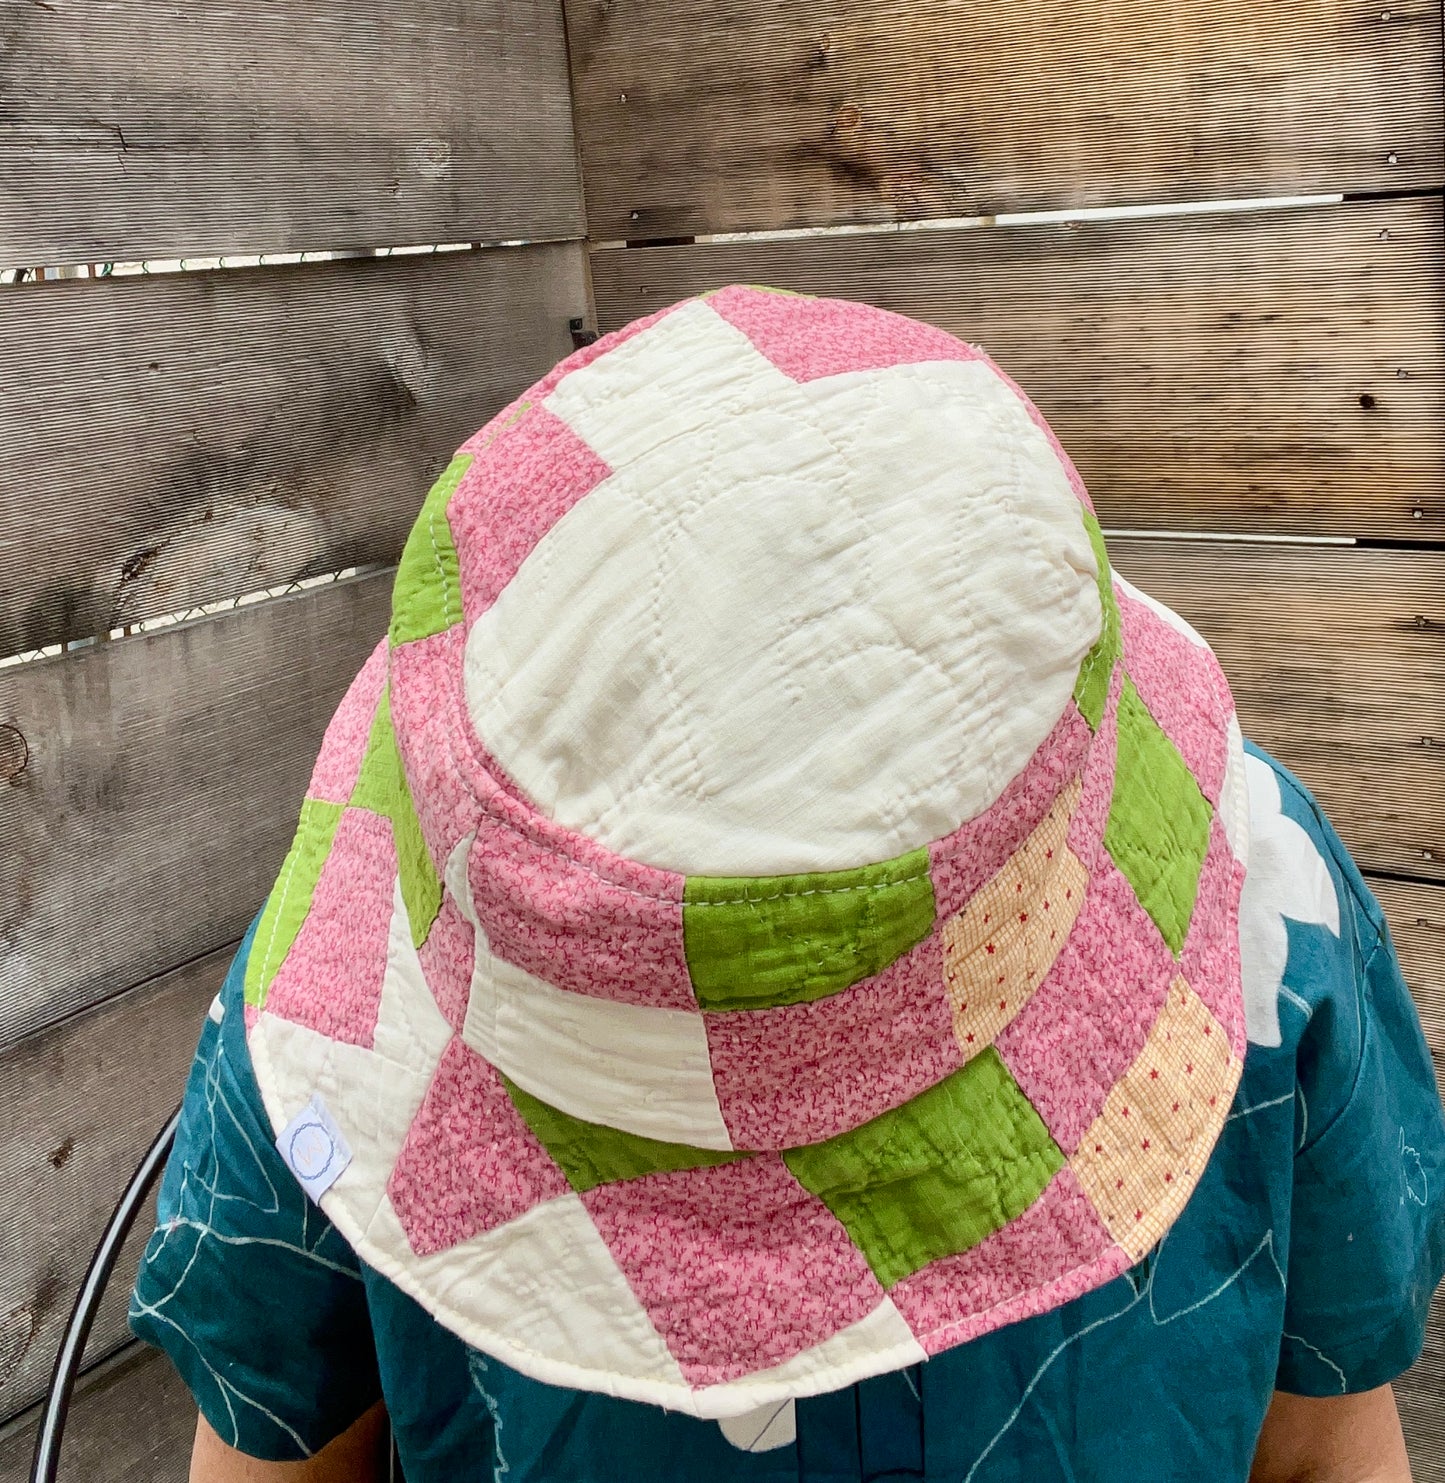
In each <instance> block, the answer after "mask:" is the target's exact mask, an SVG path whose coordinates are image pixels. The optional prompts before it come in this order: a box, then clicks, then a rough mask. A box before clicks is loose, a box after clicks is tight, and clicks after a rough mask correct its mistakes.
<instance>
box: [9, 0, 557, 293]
mask: <svg viewBox="0 0 1445 1483" xmlns="http://www.w3.org/2000/svg"><path fill="white" fill-rule="evenodd" d="M0 93H3V95H4V98H5V109H4V113H3V115H0V267H14V266H18V265H22V264H27V263H35V264H45V263H79V262H106V261H114V260H132V259H136V258H155V257H160V258H169V257H180V256H185V255H194V254H198V253H222V252H232V251H234V252H267V251H274V252H293V251H301V250H304V249H308V248H318V249H319V248H346V247H374V246H384V245H392V244H400V243H418V242H475V241H496V240H500V239H505V238H530V239H534V240H535V239H538V238H548V237H567V236H579V235H580V234H581V232H582V230H583V224H582V207H581V198H580V193H579V189H578V182H577V166H576V154H575V147H574V144H573V136H572V121H571V104H570V99H569V96H568V83H567V60H566V47H565V42H564V37H563V30H562V18H561V15H560V12H559V10H558V8H557V6H556V5H554V4H552V3H549V0H413V3H411V4H408V5H405V6H401V7H398V6H395V5H389V4H384V3H381V0H348V3H345V4H343V3H341V0H271V3H269V4H266V5H263V6H236V5H229V4H224V3H221V0H199V3H195V4H191V3H186V4H182V3H180V0H115V3H112V4H107V5H86V6H81V7H76V6H69V5H46V4H31V3H25V0H8V3H6V4H5V6H4V7H3V10H0ZM78 204H79V205H80V209H77V207H78Z"/></svg>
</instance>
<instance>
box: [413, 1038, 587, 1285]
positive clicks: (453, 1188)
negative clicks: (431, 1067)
mask: <svg viewBox="0 0 1445 1483" xmlns="http://www.w3.org/2000/svg"><path fill="white" fill-rule="evenodd" d="M570 1188H571V1187H570V1186H569V1185H568V1183H567V1178H566V1176H565V1175H564V1174H563V1173H562V1171H561V1170H560V1169H559V1168H558V1167H557V1165H556V1164H554V1163H553V1162H552V1160H551V1158H550V1157H549V1156H548V1154H547V1151H546V1150H545V1149H544V1148H543V1147H542V1145H541V1144H540V1143H539V1142H538V1141H537V1139H536V1138H535V1136H534V1135H533V1133H532V1131H531V1129H530V1128H528V1126H527V1125H526V1123H524V1122H523V1121H522V1118H521V1116H520V1114H519V1113H518V1112H517V1109H516V1108H515V1107H514V1106H513V1105H512V1099H511V1098H510V1097H509V1096H508V1095H507V1089H506V1087H505V1086H503V1085H502V1079H501V1077H500V1076H499V1075H498V1074H497V1071H496V1069H495V1068H494V1067H492V1066H491V1065H489V1064H488V1063H487V1062H486V1061H484V1060H483V1059H482V1058H481V1056H479V1055H478V1054H477V1053H476V1051H474V1050H473V1049H472V1048H471V1047H470V1046H469V1045H467V1044H465V1043H464V1042H463V1041H462V1040H461V1038H460V1037H455V1038H453V1040H452V1041H451V1043H450V1044H449V1045H448V1046H447V1048H446V1050H445V1051H444V1052H443V1053H442V1058H441V1060H440V1062H439V1063H438V1065H437V1069H436V1073H435V1075H433V1077H432V1082H431V1086H429V1087H428V1088H427V1094H426V1096H425V1098H423V1100H422V1104H421V1107H420V1109H419V1110H418V1112H417V1115H416V1117H415V1119H414V1120H413V1122H412V1125H411V1128H410V1130H409V1131H408V1133H407V1135H406V1142H405V1143H404V1144H402V1149H401V1153H400V1155H399V1156H398V1158H397V1161H396V1165H395V1167H394V1168H393V1169H392V1171H391V1178H390V1179H389V1180H388V1181H387V1186H386V1192H387V1194H388V1195H389V1196H390V1197H391V1203H392V1205H393V1206H394V1207H395V1209H396V1213H397V1218H398V1219H399V1220H400V1221H401V1226H402V1229H403V1230H404V1231H405V1232H406V1239H407V1241H408V1242H409V1243H410V1245H411V1249H412V1250H413V1251H414V1252H416V1254H417V1255H418V1256H430V1255H431V1254H432V1253H433V1252H437V1251H445V1250H447V1249H448V1248H449V1247H452V1246H456V1245H458V1244H460V1243H461V1242H463V1241H467V1240H470V1238H471V1237H473V1236H479V1235H481V1234H482V1233H483V1232H484V1231H490V1230H494V1229H495V1228H496V1227H497V1226H500V1225H505V1224H506V1222H507V1221H509V1220H515V1219H516V1218H517V1216H519V1215H523V1214H525V1213H526V1212H527V1211H528V1210H530V1209H532V1207H533V1206H534V1205H539V1204H541V1202H542V1201H543V1200H551V1199H554V1198H556V1197H557V1196H558V1195H565V1194H567V1193H568V1191H569V1189H570Z"/></svg>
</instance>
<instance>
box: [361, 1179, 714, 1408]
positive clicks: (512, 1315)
mask: <svg viewBox="0 0 1445 1483" xmlns="http://www.w3.org/2000/svg"><path fill="white" fill-rule="evenodd" d="M343 1234H347V1233H346V1232H343ZM359 1252H360V1255H361V1256H362V1258H363V1260H366V1261H369V1262H371V1264H372V1265H373V1266H375V1267H377V1269H378V1270H379V1271H381V1272H382V1274H383V1275H384V1276H387V1277H390V1278H391V1279H392V1281H394V1282H396V1283H397V1284H398V1286H400V1287H401V1288H403V1289H404V1290H405V1291H406V1292H409V1293H411V1294H412V1295H413V1296H414V1297H416V1298H417V1299H418V1301H420V1302H421V1303H423V1304H424V1306H425V1307H426V1309H427V1311H428V1312H430V1313H432V1314H433V1315H434V1316H435V1317H437V1318H439V1319H440V1320H441V1321H442V1322H443V1323H444V1324H445V1325H446V1326H447V1327H448V1328H450V1329H451V1330H452V1331H453V1332H454V1333H456V1334H459V1335H460V1336H461V1338H462V1339H464V1340H465V1341H466V1342H467V1343H469V1344H472V1345H474V1346H475V1347H476V1348H478V1349H482V1350H484V1351H485V1352H486V1353H488V1354H492V1355H495V1356H496V1357H497V1358H498V1359H500V1360H501V1361H502V1362H503V1363H504V1364H509V1365H511V1366H512V1367H513V1368H514V1369H517V1370H520V1371H521V1372H522V1373H523V1374H524V1375H531V1376H533V1377H534V1378H537V1379H546V1380H547V1381H549V1382H550V1383H552V1384H556V1385H567V1384H569V1383H575V1384H577V1385H578V1386H579V1387H580V1388H590V1387H589V1386H588V1384H587V1382H589V1381H590V1382H591V1386H596V1384H597V1382H598V1380H599V1379H600V1378H601V1377H603V1376H615V1377H617V1378H618V1379H619V1380H621V1379H622V1378H623V1377H626V1378H627V1379H628V1380H629V1381H631V1382H632V1383H633V1384H634V1385H639V1384H640V1385H642V1386H644V1387H646V1386H666V1387H667V1388H668V1389H669V1390H672V1389H673V1388H674V1387H676V1388H677V1389H678V1390H679V1391H680V1392H682V1393H685V1392H686V1389H687V1382H686V1380H685V1379H684V1378H683V1374H682V1371H681V1369H680V1368H679V1367H678V1363H677V1361H676V1360H675V1359H674V1358H673V1357H672V1354H671V1352H670V1351H669V1350H668V1347H667V1345H666V1344H665V1343H664V1342H663V1338H662V1336H661V1334H659V1333H658V1332H657V1330H656V1329H655V1328H654V1327H653V1324H652V1320H651V1319H650V1318H648V1316H647V1312H646V1310H645V1309H644V1308H643V1306H642V1304H641V1303H639V1302H638V1300H637V1297H636V1295H635V1294H634V1293H633V1291H632V1289H631V1288H630V1287H629V1286H628V1285H627V1279H626V1277H624V1276H623V1274H622V1270H621V1268H619V1267H618V1265H617V1263H616V1261H614V1260H613V1257H612V1253H611V1252H610V1251H608V1249H607V1245H606V1243H605V1242H604V1241H603V1239H602V1237H601V1236H600V1235H599V1234H598V1232H597V1227H596V1226H595V1225H593V1223H592V1217H591V1216H590V1215H588V1213H587V1210H586V1207H585V1206H584V1205H583V1204H582V1201H581V1199H580V1198H579V1197H578V1196H577V1195H575V1194H567V1195H561V1196H559V1197H558V1198H557V1199H555V1200H547V1201H545V1202H544V1203H543V1204H541V1205H537V1206H535V1207H534V1208H533V1209H531V1210H529V1211H527V1213H526V1214H525V1215H521V1216H518V1217H517V1219H515V1220H512V1221H509V1222H508V1223H507V1224H506V1225H504V1226H499V1227H497V1229H495V1230H492V1231H487V1232H484V1233H483V1234H482V1235H480V1236H473V1237H472V1238H471V1240H469V1241H463V1242H462V1243H461V1244H460V1245H458V1246H453V1247H449V1248H448V1249H447V1250H446V1251H439V1252H437V1253H435V1254H434V1255H432V1256H424V1257H418V1256H416V1255H414V1254H413V1252H412V1250H411V1248H410V1246H409V1245H408V1244H407V1240H406V1233H405V1232H404V1231H403V1230H402V1227H401V1222H400V1221H399V1220H398V1219H397V1216H396V1211H395V1210H394V1209H393V1207H392V1204H391V1201H390V1200H386V1199H384V1200H383V1202H382V1204H381V1206H380V1208H379V1209H378V1210H377V1212H376V1217H375V1219H374V1220H373V1221H372V1222H371V1224H370V1228H369V1229H368V1230H367V1231H366V1233H365V1236H364V1237H363V1239H362V1241H361V1242H360V1243H359ZM561 1293H566V1294H567V1295H568V1300H567V1301H565V1302H559V1301H558V1294H561ZM543 1372H545V1373H543Z"/></svg>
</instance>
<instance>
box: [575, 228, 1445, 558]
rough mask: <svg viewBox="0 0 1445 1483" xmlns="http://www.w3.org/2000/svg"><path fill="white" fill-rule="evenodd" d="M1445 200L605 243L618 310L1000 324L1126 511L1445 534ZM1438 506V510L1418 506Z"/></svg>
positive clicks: (1226, 525) (1127, 523)
mask: <svg viewBox="0 0 1445 1483" xmlns="http://www.w3.org/2000/svg"><path fill="white" fill-rule="evenodd" d="M1441 241H1442V222H1441V207H1440V202H1439V201H1438V199H1435V200H1424V201H1406V202H1394V203H1389V204H1385V203H1361V204H1355V205H1348V206H1335V207H1324V208H1313V209H1301V210H1288V211H1271V212H1253V213H1248V214H1235V215H1215V216H1203V217H1184V218H1180V217H1175V218H1171V219H1168V220H1154V221H1129V222H1123V221H1112V222H1089V223H1083V224H1077V225H1074V226H1056V227H1049V226H1042V227H1040V226H1031V227H1027V228H1024V227H1018V228H981V229H961V230H937V231H935V230H930V231H923V232H907V233H883V234H868V235H845V236H826V237H808V238H794V239H790V240H784V241H773V242H748V243H715V244H711V245H703V244H696V245H692V246H685V247H667V248H646V249H632V250H612V251H602V252H596V253H594V254H593V256H592V276H593V283H594V286H595V291H596V295H597V307H598V314H599V317H600V319H601V322H602V325H603V327H604V328H606V329H614V328H616V327H617V326H618V325H620V324H623V323H625V322H627V321H628V320H630V319H633V318H634V317H636V316H637V315H639V314H643V313H647V312H649V311H651V310H653V309H657V308H659V307H661V306H662V305H664V304H667V303H669V302H672V301H673V300H676V299H680V298H683V297H685V296H687V295H688V294H692V293H698V292H701V291H703V290H706V289H710V288H717V287H719V286H721V285H723V284H726V283H737V282H742V283H772V284H775V285H777V286H779V287H783V288H792V289H797V290H801V291H804V292H808V293H818V294H829V295H835V296H838V297H842V298H858V299H864V300H867V301H869V302H872V303H875V304H878V305H880V306H882V307H883V308H886V309H893V310H897V311H898V312H900V313H903V314H908V315H912V316H913V317H915V318H918V319H924V320H928V321H930V322H932V323H934V324H938V325H941V326H942V327H943V328H945V329H947V330H950V331H952V332H953V333H955V334H957V335H960V336H962V337H963V338H965V339H967V340H971V341H974V342H976V343H980V344H982V345H983V346H984V348H985V349H987V350H988V351H989V352H990V353H991V354H992V355H993V356H994V357H995V359H997V360H998V361H999V362H1000V363H1001V364H1002V365H1003V366H1004V368H1005V369H1006V370H1008V371H1009V372H1010V373H1011V374H1012V375H1013V376H1015V377H1016V378H1017V379H1018V380H1019V381H1020V382H1021V383H1022V384H1023V386H1024V387H1025V388H1026V389H1027V390H1028V392H1029V394H1030V395H1031V396H1032V397H1033V398H1034V399H1035V400H1036V401H1037V402H1038V403H1039V405H1040V407H1041V408H1042V409H1043V411H1044V413H1045V415H1046V416H1047V417H1048V418H1049V420H1050V422H1051V423H1052V424H1053V426H1054V428H1055V430H1056V431H1057V433H1058V435H1059V437H1060V439H1061V441H1062V442H1063V444H1064V446H1065V447H1066V448H1067V449H1068V450H1069V451H1070V453H1071V454H1072V455H1073V457H1074V459H1075V461H1076V462H1077V463H1078V465H1079V467H1080V470H1081V472H1082V473H1083V475H1084V479H1085V481H1086V482H1087V483H1088V485H1089V488H1090V490H1091V491H1092V493H1093V496H1094V499H1095V501H1096V503H1097V505H1098V508H1099V511H1100V514H1101V516H1102V518H1103V519H1104V521H1105V523H1106V524H1112V525H1115V526H1118V527H1122V528H1141V529H1147V528H1164V529H1173V530H1216V531H1217V530H1232V531H1271V532H1294V533H1333V534H1342V535H1357V536H1372V537H1382V536H1390V535H1396V536H1405V537H1409V538H1412V539H1421V540H1426V539H1445V374H1442V372H1445V268H1442V254H1441V250H1440V249H1441ZM1417 512H1418V513H1417Z"/></svg>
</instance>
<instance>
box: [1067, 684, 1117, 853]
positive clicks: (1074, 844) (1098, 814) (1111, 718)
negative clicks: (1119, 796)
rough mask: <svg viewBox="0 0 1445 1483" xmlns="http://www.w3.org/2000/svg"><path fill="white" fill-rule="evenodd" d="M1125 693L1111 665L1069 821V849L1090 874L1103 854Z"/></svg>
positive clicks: (1112, 794) (1112, 795) (1112, 796)
mask: <svg viewBox="0 0 1445 1483" xmlns="http://www.w3.org/2000/svg"><path fill="white" fill-rule="evenodd" d="M1123 690H1124V676H1123V674H1122V672H1121V671H1120V667H1119V666H1118V665H1117V664H1116V665H1115V666H1114V673H1113V674H1112V675H1111V676H1110V678H1109V695H1108V699H1107V700H1106V701H1105V703H1104V715H1103V719H1102V720H1101V721H1100V722H1099V731H1098V735H1097V736H1096V737H1095V738H1094V745H1093V746H1092V747H1091V748H1090V749H1089V760H1088V762H1087V763H1085V765H1084V789H1083V792H1082V793H1081V794H1080V795H1079V803H1078V807H1077V808H1075V810H1074V817H1073V818H1072V819H1070V820H1069V848H1070V849H1071V850H1072V851H1073V852H1074V853H1075V854H1076V855H1077V856H1078V857H1079V859H1081V860H1082V861H1083V862H1084V866H1085V868H1086V869H1088V870H1090V871H1092V870H1093V869H1094V868H1095V867H1096V866H1097V865H1098V864H1099V862H1100V860H1101V859H1107V858H1108V857H1107V856H1106V855H1105V853H1104V830H1105V828H1106V827H1107V825H1108V822H1109V805H1110V804H1111V803H1112V802H1113V799H1114V767H1115V764H1116V762H1117V760H1118V755H1119V696H1120V695H1121V694H1122V693H1123Z"/></svg>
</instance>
